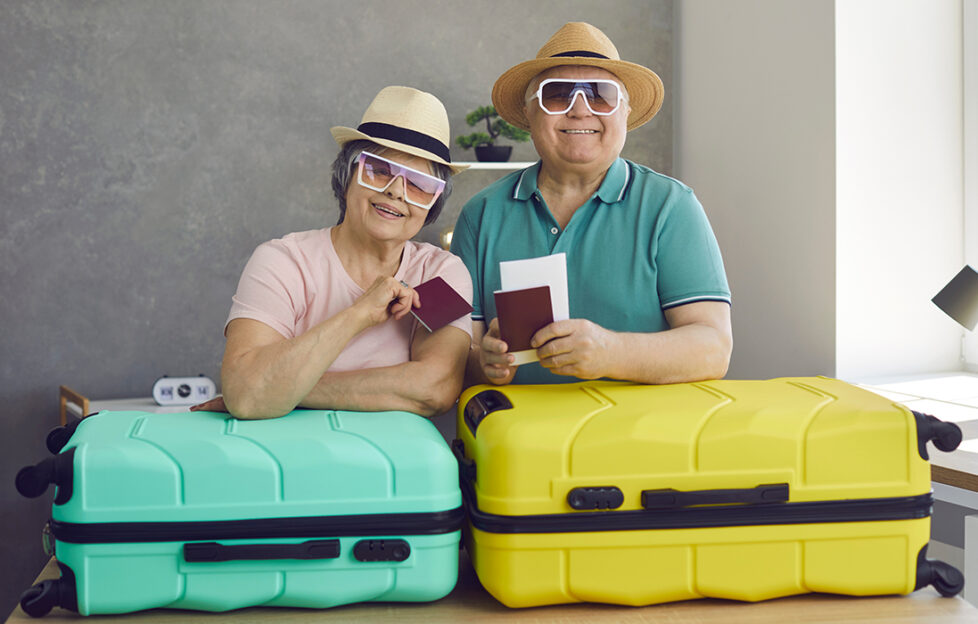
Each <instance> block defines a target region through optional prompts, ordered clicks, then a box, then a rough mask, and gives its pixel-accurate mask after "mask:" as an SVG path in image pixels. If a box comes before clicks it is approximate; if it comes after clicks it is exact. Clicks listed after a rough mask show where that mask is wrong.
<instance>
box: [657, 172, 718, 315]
mask: <svg viewBox="0 0 978 624" xmlns="http://www.w3.org/2000/svg"><path fill="white" fill-rule="evenodd" d="M654 249H655V258H654V259H653V261H654V263H655V265H656V266H658V268H659V270H658V289H659V301H660V302H661V305H662V309H663V310H666V309H669V308H673V307H676V306H680V305H684V304H687V303H694V302H696V301H724V302H726V303H730V287H729V286H728V285H727V275H726V271H725V270H724V268H723V259H722V257H721V255H720V246H719V245H718V244H717V239H716V236H715V235H714V233H713V228H712V227H710V222H709V220H708V219H707V217H706V212H705V211H704V210H703V206H702V205H701V204H700V202H699V200H698V199H697V198H696V196H695V195H694V194H693V192H692V191H690V190H689V189H683V190H677V191H674V196H673V197H672V201H671V202H670V205H669V209H668V210H667V211H666V214H665V215H664V221H663V223H662V224H661V227H660V231H659V235H658V237H657V240H656V245H655V246H654Z"/></svg>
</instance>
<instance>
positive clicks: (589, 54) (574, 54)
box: [550, 50, 611, 61]
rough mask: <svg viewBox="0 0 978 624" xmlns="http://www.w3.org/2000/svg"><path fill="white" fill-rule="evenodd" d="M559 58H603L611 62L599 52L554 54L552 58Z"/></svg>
mask: <svg viewBox="0 0 978 624" xmlns="http://www.w3.org/2000/svg"><path fill="white" fill-rule="evenodd" d="M558 56H586V57H588V58H601V59H605V60H608V61H610V60H611V59H609V58H608V57H607V56H605V55H604V54H598V53H597V52H589V51H587V50H574V51H573V52H561V53H560V54H554V55H553V56H551V57H550V58H556V57H558Z"/></svg>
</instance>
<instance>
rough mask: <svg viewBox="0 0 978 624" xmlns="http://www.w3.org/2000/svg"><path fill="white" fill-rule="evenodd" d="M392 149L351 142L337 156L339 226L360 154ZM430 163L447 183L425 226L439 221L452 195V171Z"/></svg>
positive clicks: (335, 177)
mask: <svg viewBox="0 0 978 624" xmlns="http://www.w3.org/2000/svg"><path fill="white" fill-rule="evenodd" d="M390 149H391V148H389V147H384V146H383V145H378V144H376V143H374V142H373V141H366V140H358V141H349V142H348V143H346V144H344V145H343V146H342V147H341V148H340V153H339V154H337V155H336V160H334V161H333V195H335V196H336V201H337V202H339V205H340V218H339V220H337V221H336V224H337V225H339V224H340V223H343V218H344V217H345V216H346V190H347V189H348V188H349V187H350V184H355V183H356V175H357V157H359V156H360V152H370V153H371V154H378V155H381V154H383V153H384V152H386V151H388V150H390ZM429 162H430V163H431V168H432V175H434V176H435V177H437V178H441V179H442V180H444V181H445V190H444V191H442V193H441V195H440V196H439V197H438V199H436V200H435V203H434V205H433V206H432V207H431V209H430V210H428V214H427V216H426V217H425V220H424V224H425V225H428V224H431V223H434V222H435V221H436V220H437V219H438V215H440V214H441V209H442V208H444V207H445V202H446V201H447V200H448V196H449V195H451V194H452V170H451V169H450V168H449V167H448V166H447V165H443V164H441V163H439V162H435V161H429Z"/></svg>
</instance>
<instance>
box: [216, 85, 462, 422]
mask: <svg viewBox="0 0 978 624" xmlns="http://www.w3.org/2000/svg"><path fill="white" fill-rule="evenodd" d="M332 133H333V137H334V139H336V141H337V143H339V144H340V146H341V149H340V153H339V155H338V156H337V157H336V160H335V162H334V163H333V181H332V185H333V191H334V193H335V195H336V199H337V201H338V202H339V208H340V217H339V222H338V223H337V225H335V226H333V227H328V228H325V229H321V230H313V231H308V232H297V233H293V234H289V235H287V236H285V237H283V238H281V239H276V240H273V241H270V242H267V243H264V244H262V245H260V246H259V247H258V248H257V249H256V250H255V252H254V254H253V255H252V256H251V259H250V260H249V261H248V264H247V265H246V266H245V269H244V272H243V274H242V276H241V280H240V282H239V284H238V290H237V293H236V294H235V295H234V299H233V304H232V306H231V312H230V314H229V316H228V321H227V325H226V326H225V335H226V337H227V344H226V348H225V352H224V361H223V365H222V368H221V382H222V386H223V391H224V401H225V403H226V406H227V409H228V411H230V412H231V414H233V415H234V416H236V417H238V418H245V419H255V418H273V417H277V416H281V415H283V414H286V413H288V412H289V411H291V410H292V409H294V408H295V407H297V406H300V407H310V408H331V409H349V410H359V411H380V410H392V409H399V410H406V411H409V412H414V413H416V414H420V415H423V416H434V415H438V414H440V413H443V412H444V411H446V410H448V409H449V408H450V407H451V406H452V404H453V403H454V401H455V399H456V398H457V397H458V394H459V392H460V390H461V385H462V376H463V371H464V364H465V358H466V354H467V352H468V350H469V344H470V339H471V331H472V330H471V318H470V317H469V316H468V315H466V316H465V317H462V318H461V319H458V320H456V321H454V322H453V323H451V324H450V325H446V326H445V327H442V328H440V329H437V330H436V331H434V332H433V333H429V332H428V331H427V330H426V329H424V328H419V325H418V322H417V321H416V320H415V319H414V317H413V316H412V315H410V314H409V312H410V310H411V308H412V307H418V305H419V299H418V295H417V293H416V292H415V291H414V290H413V288H412V286H417V285H419V284H421V283H423V282H425V281H427V280H429V279H431V278H433V277H436V276H440V277H441V278H442V279H444V280H445V281H446V282H447V283H448V284H449V285H451V286H452V287H453V288H454V289H455V290H456V291H458V292H459V293H460V294H461V295H462V296H463V297H464V298H466V299H467V300H471V294H472V283H471V280H470V278H469V275H468V272H467V271H466V269H465V266H464V265H463V264H462V262H461V261H460V260H459V259H458V258H457V257H455V256H453V255H452V254H450V253H448V252H446V251H443V250H441V249H439V248H437V247H435V246H433V245H429V244H427V243H418V242H414V241H412V240H411V239H412V237H414V236H415V235H416V234H417V233H418V232H419V231H420V230H421V228H422V227H423V226H424V225H426V224H428V223H432V222H433V221H435V219H437V218H438V214H439V212H440V211H441V209H442V206H444V204H445V200H446V199H447V198H448V196H449V194H450V192H451V180H450V176H451V175H452V174H453V173H457V172H458V171H460V170H462V169H463V168H464V167H460V166H457V165H452V163H451V161H450V156H449V151H448V145H449V129H448V116H447V114H446V113H445V108H444V106H442V104H441V102H439V101H438V99H437V98H435V97H434V96H433V95H431V94H428V93H424V92H421V91H418V90H415V89H411V88H408V87H387V88H385V89H383V90H382V91H381V92H380V93H379V94H378V95H377V97H376V98H375V99H374V101H373V102H372V103H371V104H370V107H369V108H368V109H367V111H366V113H365V114H364V116H363V120H362V122H361V124H360V125H359V126H358V128H357V129H355V130H354V129H352V128H346V127H335V128H333V129H332ZM200 407H202V408H205V409H206V408H210V409H213V408H214V406H213V405H207V404H204V405H203V406H200Z"/></svg>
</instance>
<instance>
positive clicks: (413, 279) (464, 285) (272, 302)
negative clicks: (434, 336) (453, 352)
mask: <svg viewBox="0 0 978 624" xmlns="http://www.w3.org/2000/svg"><path fill="white" fill-rule="evenodd" d="M331 229H332V228H325V229H322V230H309V231H307V232H295V233H293V234H288V235H286V236H284V237H282V238H277V239H275V240H272V241H269V242H267V243H262V244H261V245H259V246H258V248H257V249H255V252H254V253H253V254H252V255H251V259H250V260H248V264H247V265H245V268H244V272H243V273H242V274H241V280H240V281H239V282H238V291H237V293H235V295H234V297H233V299H232V304H231V312H230V314H228V320H227V323H230V322H231V321H232V320H234V319H236V318H249V319H254V320H256V321H261V322H262V323H265V324H266V325H268V326H269V327H271V328H272V329H274V330H275V331H277V332H279V333H280V334H282V335H283V336H285V337H286V338H294V337H296V336H300V335H302V334H304V333H305V332H307V331H309V330H310V329H311V328H312V327H314V326H316V325H318V324H319V323H321V322H323V321H324V320H326V319H328V318H330V317H332V316H334V315H335V314H337V313H338V312H340V311H342V310H345V309H346V308H349V307H350V306H351V305H353V302H354V301H356V300H357V299H358V298H359V297H360V296H361V295H363V293H364V290H363V289H362V288H360V286H358V285H357V283H356V282H355V281H353V278H351V277H350V276H349V275H348V274H347V272H346V269H344V268H343V263H342V262H340V258H339V256H337V255H336V250H335V249H334V248H333V241H332V238H331V237H330V230H331ZM436 275H438V276H441V278H442V279H444V280H445V281H446V282H448V283H449V284H450V285H451V287H452V288H454V289H455V290H457V291H458V293H459V294H460V295H462V297H464V298H465V300H466V301H468V302H470V303H471V301H472V279H471V278H470V277H469V272H468V270H466V268H465V265H464V264H462V261H461V260H460V259H459V258H458V257H457V256H455V255H453V254H451V253H449V252H447V251H443V250H441V249H439V248H438V247H435V246H434V245H430V244H428V243H418V242H415V241H408V242H407V243H406V244H405V245H404V253H403V255H402V256H401V266H400V268H398V270H397V273H396V274H395V275H394V277H395V279H399V280H401V281H403V282H405V283H407V284H408V285H410V286H417V285H418V284H421V283H422V282H425V281H427V280H429V279H431V278H433V277H435V276H436ZM227 323H225V325H224V329H225V331H227ZM452 325H453V326H455V327H458V328H459V329H461V330H462V331H464V332H465V333H467V334H469V336H471V335H472V317H471V315H469V314H466V315H465V316H463V317H462V318H460V319H458V320H456V321H454V322H453V323H452ZM417 328H418V322H417V320H415V318H414V316H412V315H410V314H408V315H407V316H405V317H404V318H402V319H401V320H399V321H394V320H393V319H391V320H388V321H386V322H384V323H381V324H379V325H374V326H373V327H371V328H369V329H366V330H364V331H363V332H361V333H360V334H358V335H357V336H356V337H354V338H353V340H351V341H350V342H349V343H347V345H346V348H345V349H344V350H343V352H342V353H340V355H339V357H337V358H336V360H335V361H334V362H333V365H332V366H330V367H329V370H330V371H334V372H338V371H348V370H359V369H363V368H375V367H380V366H393V365H395V364H402V363H404V362H407V361H409V360H410V359H411V338H412V337H413V335H414V332H415V330H416V329H417ZM420 331H427V330H425V329H424V328H421V329H420Z"/></svg>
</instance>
